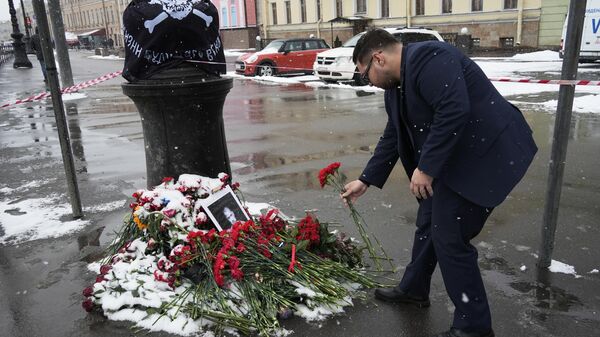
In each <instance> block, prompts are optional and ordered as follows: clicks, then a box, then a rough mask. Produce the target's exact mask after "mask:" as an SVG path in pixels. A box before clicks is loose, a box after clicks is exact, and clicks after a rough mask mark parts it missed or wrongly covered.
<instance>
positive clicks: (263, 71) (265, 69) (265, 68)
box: [257, 63, 275, 76]
mask: <svg viewBox="0 0 600 337" xmlns="http://www.w3.org/2000/svg"><path fill="white" fill-rule="evenodd" d="M257 73H258V76H274V75H275V67H273V65H272V64H270V63H261V64H260V65H259V66H258V70H257Z"/></svg>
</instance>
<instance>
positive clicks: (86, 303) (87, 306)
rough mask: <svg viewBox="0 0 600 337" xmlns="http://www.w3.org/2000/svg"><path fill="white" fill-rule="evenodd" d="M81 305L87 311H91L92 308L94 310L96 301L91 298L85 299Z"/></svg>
mask: <svg viewBox="0 0 600 337" xmlns="http://www.w3.org/2000/svg"><path fill="white" fill-rule="evenodd" d="M81 306H82V307H83V309H85V311H87V312H90V311H92V310H94V302H93V301H92V300H91V299H89V298H88V299H86V300H85V301H83V302H82V303H81Z"/></svg>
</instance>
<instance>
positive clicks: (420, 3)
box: [415, 0, 425, 15]
mask: <svg viewBox="0 0 600 337" xmlns="http://www.w3.org/2000/svg"><path fill="white" fill-rule="evenodd" d="M415 15H425V0H415Z"/></svg>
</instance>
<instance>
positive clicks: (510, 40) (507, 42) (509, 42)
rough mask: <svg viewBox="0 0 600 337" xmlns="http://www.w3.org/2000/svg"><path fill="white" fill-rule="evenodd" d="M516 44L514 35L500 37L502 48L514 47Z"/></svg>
mask: <svg viewBox="0 0 600 337" xmlns="http://www.w3.org/2000/svg"><path fill="white" fill-rule="evenodd" d="M514 46H515V38H514V37H501V38H500V47H501V48H512V47H514Z"/></svg>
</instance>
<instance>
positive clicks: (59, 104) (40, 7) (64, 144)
mask: <svg viewBox="0 0 600 337" xmlns="http://www.w3.org/2000/svg"><path fill="white" fill-rule="evenodd" d="M32 4H33V11H34V13H35V17H36V21H37V27H38V30H39V35H40V44H41V47H42V52H43V54H44V60H45V61H46V72H47V76H48V83H49V85H50V93H51V94H52V106H53V109H54V116H55V118H56V128H57V129H58V140H59V142H60V149H61V152H62V158H63V164H64V166H65V175H66V178H67V188H68V192H69V199H70V201H71V209H72V210H73V218H81V217H82V216H83V212H82V210H81V198H80V197H79V187H78V185H77V177H76V176H75V164H74V162H73V152H72V151H71V139H70V137H69V129H68V128H67V121H66V117H65V110H64V106H63V101H62V96H61V93H60V88H59V83H58V73H57V69H56V63H55V61H54V54H53V53H52V45H51V42H50V29H49V27H48V18H47V17H46V6H45V5H44V0H33V1H32ZM63 37H64V34H63Z"/></svg>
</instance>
